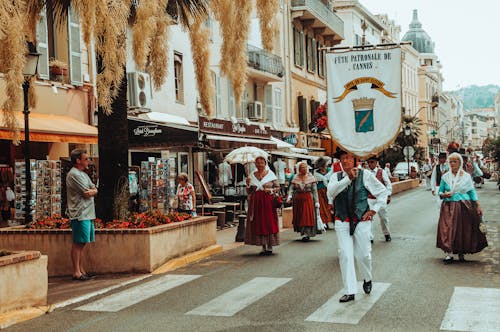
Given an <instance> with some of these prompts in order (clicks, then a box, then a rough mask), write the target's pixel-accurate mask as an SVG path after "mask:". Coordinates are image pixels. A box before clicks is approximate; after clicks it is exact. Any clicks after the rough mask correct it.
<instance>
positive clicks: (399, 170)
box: [392, 161, 420, 180]
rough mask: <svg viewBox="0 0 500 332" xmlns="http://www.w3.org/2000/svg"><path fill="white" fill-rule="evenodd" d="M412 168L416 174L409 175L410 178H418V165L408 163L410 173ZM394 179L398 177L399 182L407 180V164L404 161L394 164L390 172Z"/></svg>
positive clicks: (411, 162) (412, 162)
mask: <svg viewBox="0 0 500 332" xmlns="http://www.w3.org/2000/svg"><path fill="white" fill-rule="evenodd" d="M412 167H414V168H415V171H416V174H410V176H411V177H414V178H418V177H419V174H420V169H419V167H418V163H417V162H414V161H410V171H411V169H412ZM392 174H393V176H394V177H398V178H399V179H400V180H402V179H406V178H408V177H409V176H408V163H407V162H406V161H401V162H399V163H397V164H396V167H394V170H393V171H392Z"/></svg>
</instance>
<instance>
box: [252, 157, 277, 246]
mask: <svg viewBox="0 0 500 332" xmlns="http://www.w3.org/2000/svg"><path fill="white" fill-rule="evenodd" d="M258 159H259V158H258ZM261 159H263V158H261ZM263 160H264V161H265V159H263ZM264 172H267V173H266V174H265V175H264V176H263V177H262V178H261V179H259V178H258V177H257V176H256V174H257V173H260V172H259V169H257V170H256V171H254V172H251V173H250V176H249V178H250V180H249V184H248V188H247V192H248V216H247V224H246V228H245V244H250V245H256V246H262V252H261V253H260V254H261V255H271V254H272V247H273V246H276V245H279V226H278V213H277V211H276V205H275V194H278V193H279V192H280V185H279V183H278V178H277V177H276V175H275V174H274V173H273V172H272V171H271V170H270V169H269V168H267V167H266V168H265V171H264Z"/></svg>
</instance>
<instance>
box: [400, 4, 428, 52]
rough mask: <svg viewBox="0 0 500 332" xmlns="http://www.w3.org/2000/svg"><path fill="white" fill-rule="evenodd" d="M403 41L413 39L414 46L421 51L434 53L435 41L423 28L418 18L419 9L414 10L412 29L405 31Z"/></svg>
mask: <svg viewBox="0 0 500 332" xmlns="http://www.w3.org/2000/svg"><path fill="white" fill-rule="evenodd" d="M403 41H411V42H412V45H413V48H414V49H416V50H417V51H418V52H419V53H434V42H433V41H432V39H431V37H429V35H428V34H427V32H425V31H424V29H422V23H420V21H419V20H418V14H417V10H416V9H414V10H413V20H412V21H411V23H410V30H408V32H407V33H405V35H404V37H403Z"/></svg>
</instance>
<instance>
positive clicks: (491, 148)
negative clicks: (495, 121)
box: [483, 137, 500, 162]
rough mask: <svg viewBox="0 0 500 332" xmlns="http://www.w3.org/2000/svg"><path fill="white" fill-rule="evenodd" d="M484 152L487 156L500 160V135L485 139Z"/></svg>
mask: <svg viewBox="0 0 500 332" xmlns="http://www.w3.org/2000/svg"><path fill="white" fill-rule="evenodd" d="M483 154H484V156H485V157H490V158H493V159H494V160H495V161H498V162H500V137H499V138H497V139H492V138H487V139H485V140H484V142H483Z"/></svg>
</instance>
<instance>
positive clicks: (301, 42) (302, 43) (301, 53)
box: [299, 31, 304, 67]
mask: <svg viewBox="0 0 500 332" xmlns="http://www.w3.org/2000/svg"><path fill="white" fill-rule="evenodd" d="M299 45H300V66H301V67H304V31H301V32H300V34H299Z"/></svg>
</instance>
